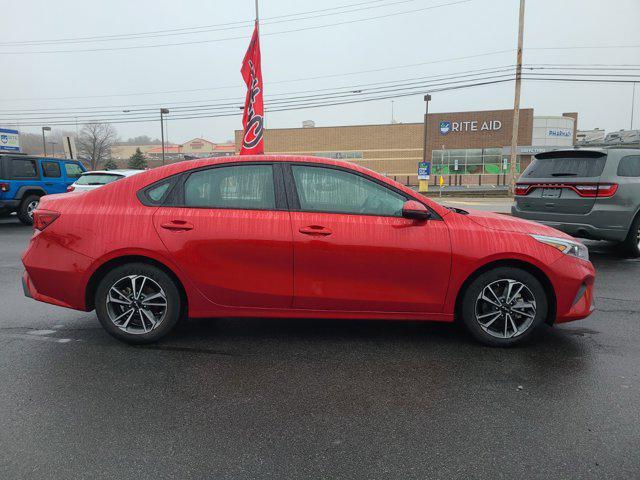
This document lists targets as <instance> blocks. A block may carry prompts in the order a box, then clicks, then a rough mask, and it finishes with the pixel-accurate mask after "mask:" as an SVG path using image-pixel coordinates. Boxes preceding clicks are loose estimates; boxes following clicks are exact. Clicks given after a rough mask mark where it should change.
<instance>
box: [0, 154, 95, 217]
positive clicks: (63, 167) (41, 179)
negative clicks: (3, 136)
mask: <svg viewBox="0 0 640 480" xmlns="http://www.w3.org/2000/svg"><path fill="white" fill-rule="evenodd" d="M85 171H86V169H85V168H84V166H83V165H82V164H81V163H80V162H78V161H76V160H67V159H59V158H44V157H33V156H28V155H20V154H6V155H4V154H3V155H0V214H1V215H6V214H9V213H11V212H17V213H18V218H19V219H20V221H21V222H22V223H25V224H27V225H31V224H32V223H33V210H34V209H35V208H36V207H37V206H38V202H39V201H40V197H42V196H43V195H47V194H51V193H63V192H66V191H67V187H68V186H69V185H71V184H72V183H73V182H75V181H76V179H78V177H80V175H82V173H83V172H85Z"/></svg>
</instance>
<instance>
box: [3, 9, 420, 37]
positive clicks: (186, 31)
mask: <svg viewBox="0 0 640 480" xmlns="http://www.w3.org/2000/svg"><path fill="white" fill-rule="evenodd" d="M416 1H420V0H396V1H389V0H375V1H368V2H361V3H357V4H353V5H350V6H342V7H333V8H327V9H321V10H312V11H310V12H302V13H297V14H289V15H281V16H279V17H271V18H272V19H273V20H269V19H263V20H261V22H260V26H263V25H272V24H279V23H285V22H297V21H301V20H311V19H315V18H322V17H328V16H333V15H342V14H347V13H354V12H360V11H363V10H371V9H374V8H384V7H389V6H392V5H398V4H404V3H412V2H416ZM382 2H386V3H382ZM376 3H379V5H372V4H376ZM358 5H367V6H366V7H360V8H350V7H353V6H358ZM329 10H332V11H333V12H331V13H321V14H319V15H309V14H310V13H315V12H326V11H329ZM335 10H342V11H338V12H336V11H335ZM304 15H308V16H304ZM283 17H287V18H283ZM290 17H293V18H290ZM252 25H253V20H249V21H240V22H231V23H219V24H214V25H208V26H201V27H185V28H180V29H170V30H157V31H155V32H139V33H128V34H119V35H101V36H92V37H76V38H66V39H58V40H24V41H20V42H3V43H0V46H39V45H65V44H78V43H97V42H113V41H123V40H138V39H146V38H158V37H169V36H178V35H197V34H201V33H210V32H219V31H225V30H236V29H240V28H248V27H251V26H252Z"/></svg>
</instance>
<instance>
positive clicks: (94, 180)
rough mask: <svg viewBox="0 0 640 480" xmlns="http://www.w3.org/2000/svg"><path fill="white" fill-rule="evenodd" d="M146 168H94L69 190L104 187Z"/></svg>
mask: <svg viewBox="0 0 640 480" xmlns="http://www.w3.org/2000/svg"><path fill="white" fill-rule="evenodd" d="M140 172H144V170H94V171H91V172H85V173H83V174H82V175H80V178H78V179H77V180H76V181H75V182H73V184H72V185H69V187H67V192H85V191H87V190H93V189H95V188H98V187H102V186H103V185H106V184H108V183H111V182H115V181H116V180H121V179H123V178H126V177H130V176H131V175H135V174H136V173H140Z"/></svg>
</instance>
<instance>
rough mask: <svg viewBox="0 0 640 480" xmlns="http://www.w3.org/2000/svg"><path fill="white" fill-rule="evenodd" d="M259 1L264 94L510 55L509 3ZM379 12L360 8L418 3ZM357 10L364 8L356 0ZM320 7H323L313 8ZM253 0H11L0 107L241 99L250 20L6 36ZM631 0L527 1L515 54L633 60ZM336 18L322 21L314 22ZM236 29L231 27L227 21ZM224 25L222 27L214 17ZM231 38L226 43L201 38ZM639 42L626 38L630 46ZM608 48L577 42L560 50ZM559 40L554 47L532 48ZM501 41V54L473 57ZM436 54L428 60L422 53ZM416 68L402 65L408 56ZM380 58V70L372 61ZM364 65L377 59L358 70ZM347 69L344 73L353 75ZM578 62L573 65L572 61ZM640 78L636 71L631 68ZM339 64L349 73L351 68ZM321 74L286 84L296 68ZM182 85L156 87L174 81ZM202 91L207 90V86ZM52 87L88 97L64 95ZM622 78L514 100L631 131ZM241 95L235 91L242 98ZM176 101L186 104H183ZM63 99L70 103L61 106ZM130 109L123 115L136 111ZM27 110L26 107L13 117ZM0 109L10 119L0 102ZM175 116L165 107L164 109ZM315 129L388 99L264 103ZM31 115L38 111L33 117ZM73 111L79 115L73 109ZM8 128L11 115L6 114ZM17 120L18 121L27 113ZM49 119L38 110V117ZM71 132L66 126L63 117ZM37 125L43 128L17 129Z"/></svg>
mask: <svg viewBox="0 0 640 480" xmlns="http://www.w3.org/2000/svg"><path fill="white" fill-rule="evenodd" d="M455 1H456V0H405V1H400V0H384V1H382V0H378V1H376V2H371V3H369V4H365V0H324V1H322V2H317V1H311V0H299V1H296V2H291V1H285V0H261V4H260V16H261V18H262V19H263V20H264V24H263V26H262V27H261V33H262V37H261V44H262V66H263V76H264V80H265V89H266V95H267V102H266V104H267V107H268V106H269V103H268V96H269V94H283V93H284V94H286V93H289V94H291V95H293V93H292V92H299V91H309V90H315V89H334V88H338V87H345V86H349V87H350V86H356V85H362V84H366V83H374V82H383V81H390V80H403V79H409V78H413V77H418V76H428V75H439V74H448V73H457V72H463V71H466V70H471V69H480V68H491V67H500V66H505V65H510V64H513V63H514V62H515V46H516V37H517V20H518V3H519V2H518V1H517V0H469V1H466V2H461V3H454V4H451V3H453V2H455ZM448 3H449V4H451V5H446V6H442V7H438V8H433V9H429V10H422V11H413V12H411V13H407V14H400V15H393V16H386V17H385V18H378V19H371V20H367V21H356V22H353V23H346V24H345V23H344V22H350V21H352V20H360V19H364V18H370V17H376V16H382V15H389V14H396V13H399V12H408V11H412V10H419V9H423V8H426V7H432V6H437V5H443V4H448ZM355 4H357V6H354V7H353V8H352V9H354V10H356V9H359V10H358V11H354V12H351V13H342V14H338V15H334V14H332V11H330V10H329V11H326V12H317V13H314V14H308V15H306V16H316V18H312V19H307V20H296V21H290V22H281V23H274V24H271V25H269V24H268V23H269V20H268V19H269V18H270V17H277V16H281V15H287V14H292V13H301V12H308V11H317V10H320V9H328V8H331V7H337V6H344V5H355ZM363 7H364V8H366V9H363ZM317 15H323V16H320V17H318V16H317ZM253 16H254V1H253V0H233V1H222V0H183V1H179V2H178V1H175V0H173V1H164V0H136V1H131V0H109V1H98V0H92V1H86V0H57V1H55V2H53V1H50V0H28V1H23V2H12V3H11V8H10V9H9V10H8V13H7V10H5V11H4V13H3V22H2V29H1V30H0V43H2V44H3V45H2V46H0V61H1V62H2V65H3V67H2V73H1V74H0V110H2V111H3V112H6V111H7V110H19V111H24V110H29V109H32V110H33V109H44V108H50V109H54V110H61V111H68V109H72V108H77V107H105V108H107V107H109V108H114V109H116V110H117V111H118V112H120V110H124V109H135V108H140V107H131V105H139V104H153V105H160V104H162V105H166V106H167V107H169V108H171V106H174V105H180V103H179V102H194V103H193V104H197V103H199V102H202V103H203V104H204V103H211V102H214V101H219V100H220V99H235V98H242V97H243V96H244V88H243V83H242V79H241V76H240V72H239V70H240V64H241V60H242V57H243V55H244V52H245V49H246V47H247V44H248V42H249V37H250V34H251V27H250V26H247V27H242V28H235V29H228V30H221V31H214V32H205V33H198V34H188V35H182V34H180V35H172V36H160V37H153V38H147V39H129V40H117V41H112V40H110V41H103V42H93V43H81V44H76V43H71V44H59V45H38V46H30V45H7V43H9V42H26V41H34V40H50V39H64V38H78V37H90V36H104V35H118V34H127V33H138V32H150V31H159V30H169V29H181V28H186V27H198V26H203V25H219V24H231V23H233V22H241V21H246V20H251V19H252V18H253ZM639 21H640V0H611V1H604V0H600V1H598V0H562V1H558V0H527V6H526V20H525V24H526V26H525V36H524V45H525V54H524V62H525V63H536V64H539V63H553V64H616V65H618V64H635V65H640V48H637V47H640V28H639V23H638V22H639ZM335 23H343V24H342V25H334V26H328V27H325V28H315V29H314V28H312V29H306V30H301V31H297V32H290V33H277V32H282V31H285V30H296V29H304V28H306V27H313V26H318V25H328V24H335ZM229 26H235V25H229ZM216 28H222V27H216ZM229 37H242V38H237V39H231V40H223V41H211V40H217V39H223V38H229ZM193 41H203V43H198V44H189V45H180V46H164V47H154V48H132V49H131V48H130V49H125V50H111V51H94V52H71V53H68V52H65V53H46V54H43V53H29V54H20V55H16V54H8V53H7V52H33V51H49V50H77V49H96V48H120V47H132V46H133V47H138V46H141V45H158V44H164V43H178V42H193ZM633 45H635V46H636V48H623V47H624V46H627V47H629V46H633ZM594 46H597V47H609V46H618V48H579V49H564V48H566V47H594ZM543 47H554V48H557V47H561V48H563V49H540V48H543ZM502 50H508V51H507V52H504V53H497V54H489V55H483V56H477V57H475V58H467V59H459V60H449V59H455V58H459V57H470V56H474V55H482V54H486V53H491V52H496V51H502ZM429 62H434V63H429ZM418 63H422V65H417V66H412V67H403V68H389V67H402V66H406V65H414V64H418ZM380 69H385V70H380ZM363 70H379V71H376V72H369V73H354V72H361V71H363ZM352 73H354V74H352ZM578 73H579V72H578ZM635 73H638V77H637V78H640V70H638V71H636V72H635ZM347 74H348V75H347ZM309 77H324V78H315V79H309V80H299V81H293V80H297V79H301V78H309ZM195 89H199V91H192V92H184V91H182V92H176V93H157V92H167V91H176V90H195ZM205 89H208V90H205ZM60 97H84V98H66V99H60ZM631 98H632V84H588V83H566V82H565V83H560V82H533V81H528V82H525V83H524V85H523V91H522V103H521V104H522V106H523V107H532V108H534V109H535V113H536V114H537V115H560V114H562V113H563V112H569V111H577V112H579V128H594V127H600V128H604V129H606V130H618V129H621V128H629V122H630V113H631ZM240 103H242V102H240ZM182 105H184V103H182ZM512 105H513V83H506V84H499V85H492V86H485V87H476V88H472V89H468V90H458V91H450V92H441V93H436V94H434V95H433V100H432V103H431V104H430V111H432V112H450V111H451V112H452V111H466V110H483V109H500V108H510V107H511V106H512ZM65 109H67V110H65ZM394 109H395V119H396V120H397V121H400V122H417V121H421V116H422V112H423V109H424V102H423V100H422V96H421V95H416V96H412V97H405V98H399V99H396V100H395V103H394ZM638 110H640V84H639V85H638V86H637V87H636V121H635V124H634V126H635V128H639V127H640V118H638V117H640V111H638ZM133 114H134V113H133V112H131V113H130V114H128V115H133ZM23 117H24V116H23ZM0 118H2V119H5V118H7V115H6V113H3V114H0ZM170 118H171V115H169V119H170ZM307 119H312V120H315V122H316V125H317V126H328V125H346V124H363V123H386V122H389V121H390V120H391V101H390V100H379V101H375V102H370V103H361V104H351V105H343V106H333V107H323V108H317V109H306V110H296V111H288V112H272V113H270V114H269V113H268V114H267V116H266V125H267V127H268V128H281V127H297V126H300V125H301V122H302V121H303V120H307ZM37 121H38V122H39V121H40V120H37ZM80 122H82V120H80ZM2 123H3V124H4V126H13V125H15V124H16V123H17V122H13V123H12V124H10V123H9V122H2ZM21 123H26V120H25V119H24V118H23V119H22V122H21ZM42 123H43V124H46V123H45V121H44V120H43V121H42ZM115 127H116V129H117V131H118V133H119V135H120V136H121V137H122V138H124V139H126V138H128V137H132V136H136V135H141V134H146V135H150V136H152V137H159V136H160V135H159V133H160V132H159V124H158V122H157V121H154V122H147V123H129V124H117V125H115ZM240 127H241V117H240V115H237V116H233V117H224V118H204V119H191V120H175V121H170V122H169V124H168V130H169V139H170V141H173V142H178V143H180V142H184V141H186V140H188V139H190V138H192V137H196V136H202V137H204V138H207V139H210V140H214V141H224V140H227V139H231V138H233V131H234V130H235V129H238V128H240ZM65 128H68V129H69V130H73V129H74V128H75V127H65ZM23 130H25V131H40V130H39V127H24V128H23Z"/></svg>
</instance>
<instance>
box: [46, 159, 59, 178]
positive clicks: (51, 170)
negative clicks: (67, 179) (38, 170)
mask: <svg viewBox="0 0 640 480" xmlns="http://www.w3.org/2000/svg"><path fill="white" fill-rule="evenodd" d="M42 174H43V175H44V176H45V177H47V178H60V175H62V173H61V172H60V164H59V163H58V162H42Z"/></svg>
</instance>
